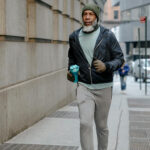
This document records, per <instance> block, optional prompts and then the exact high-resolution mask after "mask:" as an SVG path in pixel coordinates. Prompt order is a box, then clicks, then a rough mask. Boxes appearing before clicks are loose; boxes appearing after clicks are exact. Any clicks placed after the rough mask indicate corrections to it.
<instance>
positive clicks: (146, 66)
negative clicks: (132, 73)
mask: <svg viewBox="0 0 150 150" xmlns="http://www.w3.org/2000/svg"><path fill="white" fill-rule="evenodd" d="M145 95H147V16H145Z"/></svg>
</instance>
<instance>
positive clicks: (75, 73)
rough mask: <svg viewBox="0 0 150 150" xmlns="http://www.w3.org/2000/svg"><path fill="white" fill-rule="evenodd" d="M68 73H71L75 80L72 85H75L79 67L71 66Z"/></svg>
mask: <svg viewBox="0 0 150 150" xmlns="http://www.w3.org/2000/svg"><path fill="white" fill-rule="evenodd" d="M70 72H71V74H72V75H73V76H74V78H75V80H74V83H77V82H78V72H79V66H78V65H72V66H70Z"/></svg>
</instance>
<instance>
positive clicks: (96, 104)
mask: <svg viewBox="0 0 150 150" xmlns="http://www.w3.org/2000/svg"><path fill="white" fill-rule="evenodd" d="M99 13H100V9H99V7H98V6H97V5H95V4H87V5H85V6H84V8H83V9H82V20H83V26H82V27H81V28H80V29H78V30H76V31H74V32H73V33H72V34H71V35H70V37H69V46H70V48H69V52H68V57H69V66H68V73H67V77H68V80H70V81H74V77H73V76H72V74H71V73H70V71H69V68H70V66H71V65H75V64H76V65H78V66H79V82H78V87H77V101H78V108H79V117H80V140H81V147H82V150H94V145H93V121H95V125H96V132H97V140H98V150H107V145H108V128H107V118H108V113H109V108H110V104H111V99H112V85H113V83H112V82H113V72H114V71H116V70H117V69H118V68H120V67H121V65H122V64H123V62H124V58H123V53H122V50H121V48H120V46H119V44H118V42H117V40H116V38H115V36H114V34H113V33H112V32H111V31H109V30H108V29H106V28H104V27H103V26H101V25H98V21H99Z"/></svg>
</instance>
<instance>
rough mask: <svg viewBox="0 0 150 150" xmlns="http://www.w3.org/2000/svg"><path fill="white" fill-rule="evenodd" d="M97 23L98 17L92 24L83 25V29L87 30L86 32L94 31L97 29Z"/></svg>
mask: <svg viewBox="0 0 150 150" xmlns="http://www.w3.org/2000/svg"><path fill="white" fill-rule="evenodd" d="M97 24H98V22H97V19H96V20H95V21H94V23H93V24H92V25H91V26H85V25H83V29H82V31H83V32H85V33H89V32H93V31H94V30H95V27H96V26H97Z"/></svg>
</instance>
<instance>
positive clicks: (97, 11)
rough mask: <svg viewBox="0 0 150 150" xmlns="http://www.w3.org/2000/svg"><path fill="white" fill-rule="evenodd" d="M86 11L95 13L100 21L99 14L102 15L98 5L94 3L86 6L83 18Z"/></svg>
mask: <svg viewBox="0 0 150 150" xmlns="http://www.w3.org/2000/svg"><path fill="white" fill-rule="evenodd" d="M85 10H91V11H93V12H94V13H95V15H96V17H97V20H99V14H100V8H99V6H98V5H96V4H94V3H88V4H86V5H85V6H84V7H83V8H82V16H83V12H84V11H85Z"/></svg>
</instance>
